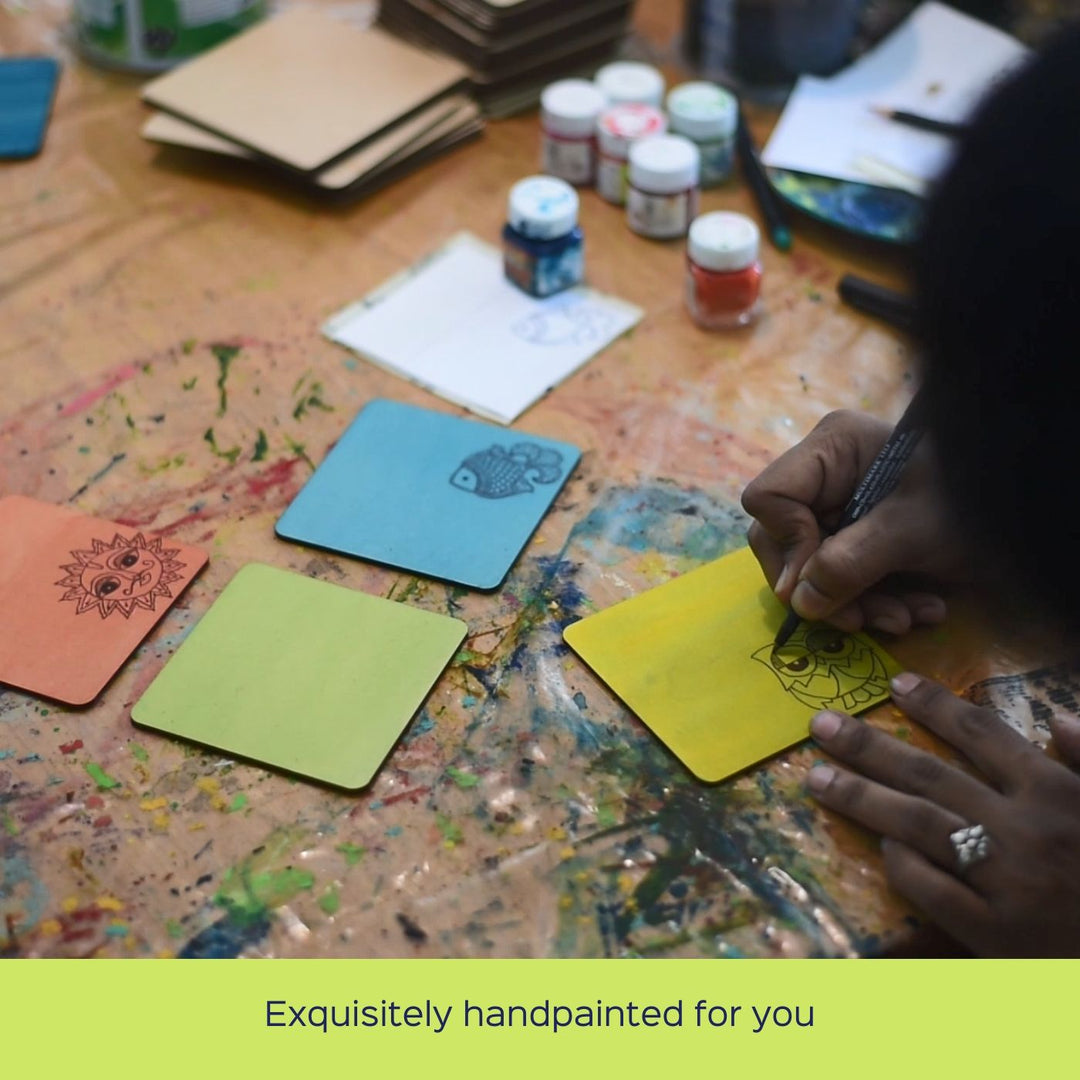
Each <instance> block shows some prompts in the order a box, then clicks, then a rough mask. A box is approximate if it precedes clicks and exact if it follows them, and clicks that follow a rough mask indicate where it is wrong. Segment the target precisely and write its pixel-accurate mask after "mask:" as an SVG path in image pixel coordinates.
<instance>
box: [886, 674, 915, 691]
mask: <svg viewBox="0 0 1080 1080" xmlns="http://www.w3.org/2000/svg"><path fill="white" fill-rule="evenodd" d="M921 682H922V679H920V678H919V676H918V675H916V674H914V672H911V671H903V672H901V673H900V674H899V675H894V676H893V678H892V681H891V683H890V685H891V686H892V688H893V690H894V691H895V692H896V693H898V694H901V695H903V694H910V693H911V692H912V691H913V690H914V689H915V687H916V686H918V685H919V683H921Z"/></svg>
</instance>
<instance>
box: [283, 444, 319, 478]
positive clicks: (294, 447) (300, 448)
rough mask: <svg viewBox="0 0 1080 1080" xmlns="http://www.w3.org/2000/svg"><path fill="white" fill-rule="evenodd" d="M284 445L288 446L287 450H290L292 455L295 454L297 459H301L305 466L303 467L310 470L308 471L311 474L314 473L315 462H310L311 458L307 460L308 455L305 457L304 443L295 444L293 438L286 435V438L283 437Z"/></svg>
mask: <svg viewBox="0 0 1080 1080" xmlns="http://www.w3.org/2000/svg"><path fill="white" fill-rule="evenodd" d="M285 445H286V446H288V448H289V449H290V450H291V451H292V452H293V453H294V454H295V455H296V456H297V457H298V458H300V459H301V460H302V461H303V462H304V464H305V465H307V467H308V468H309V469H310V470H311V471H312V472H314V471H315V462H314V461H312V460H311V458H309V457H308V455H307V449H306V447H305V445H304V443H302V442H297V441H296V440H295V439H294V438H292V436H290V435H286V436H285Z"/></svg>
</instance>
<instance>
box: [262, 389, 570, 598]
mask: <svg viewBox="0 0 1080 1080" xmlns="http://www.w3.org/2000/svg"><path fill="white" fill-rule="evenodd" d="M580 457H581V451H580V450H578V448H577V447H576V446H571V445H570V444H569V443H562V442H555V441H553V440H552V439H543V438H540V437H539V436H537V435H526V434H521V433H519V432H513V431H507V430H506V428H504V427H496V426H495V425H493V424H484V423H480V422H478V421H476V420H461V419H459V418H458V417H456V416H447V415H446V414H445V413H439V412H432V411H430V410H429V409H419V408H416V407H415V406H412V405H402V404H400V403H399V402H396V401H373V402H371V404H369V405H367V406H366V407H365V408H364V409H363V410H361V412H360V414H359V416H357V418H356V419H355V420H354V421H353V422H352V424H351V425H350V426H349V428H348V429H347V430H346V432H345V434H344V435H342V437H341V439H340V440H339V441H338V443H337V445H336V446H335V447H334V448H333V450H331V451H330V453H329V454H328V455H327V457H326V460H325V461H324V462H323V463H322V465H320V466H319V468H318V469H317V470H316V472H315V475H314V476H312V478H311V479H310V480H309V481H308V482H307V484H306V485H305V486H304V488H303V490H302V491H301V492H300V494H299V495H297V496H296V498H295V499H294V500H293V501H292V504H291V505H290V506H289V508H288V509H287V510H286V511H285V513H284V514H283V515H282V516H281V518H280V519H279V521H278V523H277V530H276V531H277V534H278V536H280V537H283V538H284V539H286V540H296V541H299V542H300V543H303V544H312V545H315V546H316V547H323V548H329V549H330V550H332V551H340V552H342V553H343V554H345V555H355V556H356V557H357V558H361V559H371V560H373V561H374V562H381V563H387V564H388V565H390V566H397V567H400V568H401V569H402V570H409V571H412V572H413V573H417V574H424V575H426V576H428V577H434V578H441V579H443V580H444V581H453V582H457V583H458V584H461V585H468V586H470V587H472V588H475V589H494V588H495V587H496V586H497V585H498V584H499V583H500V582H501V581H502V580H503V578H504V577H506V574H507V571H508V570H509V569H510V567H511V565H512V564H513V562H514V560H515V559H516V558H517V556H518V555H519V553H520V552H521V549H522V548H523V547H524V546H525V544H526V543H527V542H528V539H529V537H530V536H531V535H532V533H533V530H534V529H535V528H536V526H537V525H538V524H539V523H540V519H541V518H542V517H543V516H544V514H545V513H547V510H548V507H549V506H551V504H552V502H553V501H554V499H555V496H556V495H557V494H558V493H559V490H560V488H562V486H563V484H564V483H565V482H566V480H567V478H568V477H569V476H570V473H571V472H573V470H574V466H575V465H577V463H578V460H579V459H580Z"/></svg>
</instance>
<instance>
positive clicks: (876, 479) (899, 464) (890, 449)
mask: <svg viewBox="0 0 1080 1080" xmlns="http://www.w3.org/2000/svg"><path fill="white" fill-rule="evenodd" d="M922 420H923V417H922V407H921V405H920V402H919V395H918V393H916V395H915V396H914V397H913V398H912V399H911V402H910V403H909V404H908V407H907V408H906V409H905V410H904V415H903V416H901V417H900V420H899V422H898V423H897V425H896V427H895V428H893V433H892V434H891V435H890V436H889V438H888V440H887V441H886V443H885V445H884V446H883V447H882V448H881V451H880V453H879V454H878V456H877V457H876V458H874V460H873V462H872V464H871V465H870V468H869V469H867V471H866V475H865V476H864V477H863V478H862V480H861V481H860V483H859V486H858V487H857V488H856V489H855V492H854V494H853V495H852V496H851V498H850V499H849V500H848V504H847V506H845V507H844V512H843V514H842V515H841V517H840V521H839V523H838V524H837V526H836V528H835V529H834V530H833V532H834V533H838V532H840V530H841V529H846V528H847V527H848V526H849V525H853V524H854V523H855V522H856V521H858V520H859V518H861V517H864V516H865V515H866V514H868V513H869V512H870V511H871V510H873V509H874V507H875V506H877V504H878V503H879V502H881V500H882V499H884V498H885V497H886V496H887V495H889V494H890V493H891V492H892V491H893V489H894V488H895V487H896V485H897V484H898V483H899V482H900V474H901V473H902V472H903V470H904V466H905V465H906V464H907V463H908V460H909V459H910V458H911V455H912V454H913V453H914V452H915V447H916V446H917V445H918V443H919V439H920V437H921V436H922V433H923V427H922ZM801 622H802V616H801V615H798V614H796V612H795V611H794V609H789V610H788V615H787V618H786V619H784V623H783V625H782V626H781V627H780V630H779V632H778V633H777V635H776V640H775V641H774V642H773V652H774V653H775V652H776V650H777V649H779V648H781V647H782V646H783V645H784V644H785V642H786V641H787V640H788V638H789V637H791V635H792V634H794V633H795V631H796V630H797V629H798V626H799V623H801Z"/></svg>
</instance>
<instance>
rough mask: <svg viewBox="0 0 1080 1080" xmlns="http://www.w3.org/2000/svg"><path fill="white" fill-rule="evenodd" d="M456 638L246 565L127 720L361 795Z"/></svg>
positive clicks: (436, 618)
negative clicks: (358, 792) (359, 791)
mask: <svg viewBox="0 0 1080 1080" xmlns="http://www.w3.org/2000/svg"><path fill="white" fill-rule="evenodd" d="M465 632H466V625H465V623H463V622H462V621H461V620H460V619H452V618H449V617H448V616H445V615H436V614H433V613H431V612H428V611H420V610H418V609H416V608H411V607H406V606H405V605H404V604H397V603H394V602H393V601H391V600H384V599H382V598H381V597H375V596H368V595H367V594H366V593H362V592H355V591H354V590H352V589H345V588H342V587H341V586H338V585H330V584H327V583H326V582H324V581H315V580H313V579H311V578H308V577H304V576H302V575H300V574H292V573H289V572H288V571H285V570H276V569H274V568H273V567H270V566H262V565H259V564H257V563H255V564H251V565H249V566H245V567H244V568H243V569H242V570H241V571H240V572H239V573H238V574H237V575H236V576H235V577H234V578H233V579H232V581H230V582H229V584H228V586H227V587H226V588H225V590H224V592H222V594H221V596H220V597H218V599H217V602H216V603H215V604H214V605H213V607H211V608H210V610H209V611H208V612H207V613H206V615H204V616H203V618H202V620H201V621H200V622H199V624H198V626H196V627H195V629H194V630H193V631H192V632H191V634H190V636H189V637H188V638H187V640H186V641H185V642H184V644H183V645H182V646H181V647H180V648H179V650H177V653H176V655H175V656H174V657H173V658H172V659H171V660H170V661H169V663H168V664H166V665H165V667H164V669H163V670H162V671H161V672H160V673H159V675H158V677H157V678H156V679H155V680H154V681H153V682H152V683H151V684H150V686H149V687H148V688H147V690H146V693H144V694H143V696H142V697H141V698H140V699H139V701H138V702H137V704H136V705H135V707H134V709H132V713H131V718H132V720H133V721H134V722H135V723H136V724H139V725H140V726H142V727H147V728H153V729H154V730H156V731H161V732H164V733H165V734H168V735H176V736H178V737H180V738H183V739H191V740H193V741H195V742H199V743H203V744H205V745H207V746H213V747H215V748H217V749H219V750H223V751H225V752H226V753H229V754H234V755H236V756H238V757H246V758H251V759H253V760H255V761H261V762H264V763H265V764H267V765H272V766H276V767H277V768H280V769H287V770H289V771H290V772H295V773H300V774H301V775H303V776H310V777H312V778H313V779H316V780H322V781H325V782H326V783H329V784H335V785H337V786H338V787H343V788H351V789H356V788H362V787H364V786H365V785H366V784H368V783H370V781H371V779H372V777H374V775H375V773H376V771H377V770H378V768H379V766H380V765H381V764H382V762H383V759H384V758H385V757H386V755H387V754H388V753H389V752H390V749H391V747H392V746H393V745H394V743H395V742H396V741H397V739H398V736H399V735H400V734H401V733H402V731H403V730H404V729H405V726H406V725H407V724H408V723H409V721H410V720H411V719H412V717H413V715H414V714H415V713H416V711H417V710H418V709H419V708H420V706H421V704H422V703H423V701H424V698H425V697H426V696H427V694H428V692H429V691H430V690H431V688H432V686H433V685H434V683H435V681H436V679H438V677H439V675H440V674H441V673H442V671H443V669H444V668H445V667H446V665H447V664H448V663H449V661H450V659H451V657H452V656H453V655H454V652H455V650H456V649H457V647H458V646H459V645H460V644H461V642H462V640H463V639H464V637H465Z"/></svg>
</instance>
